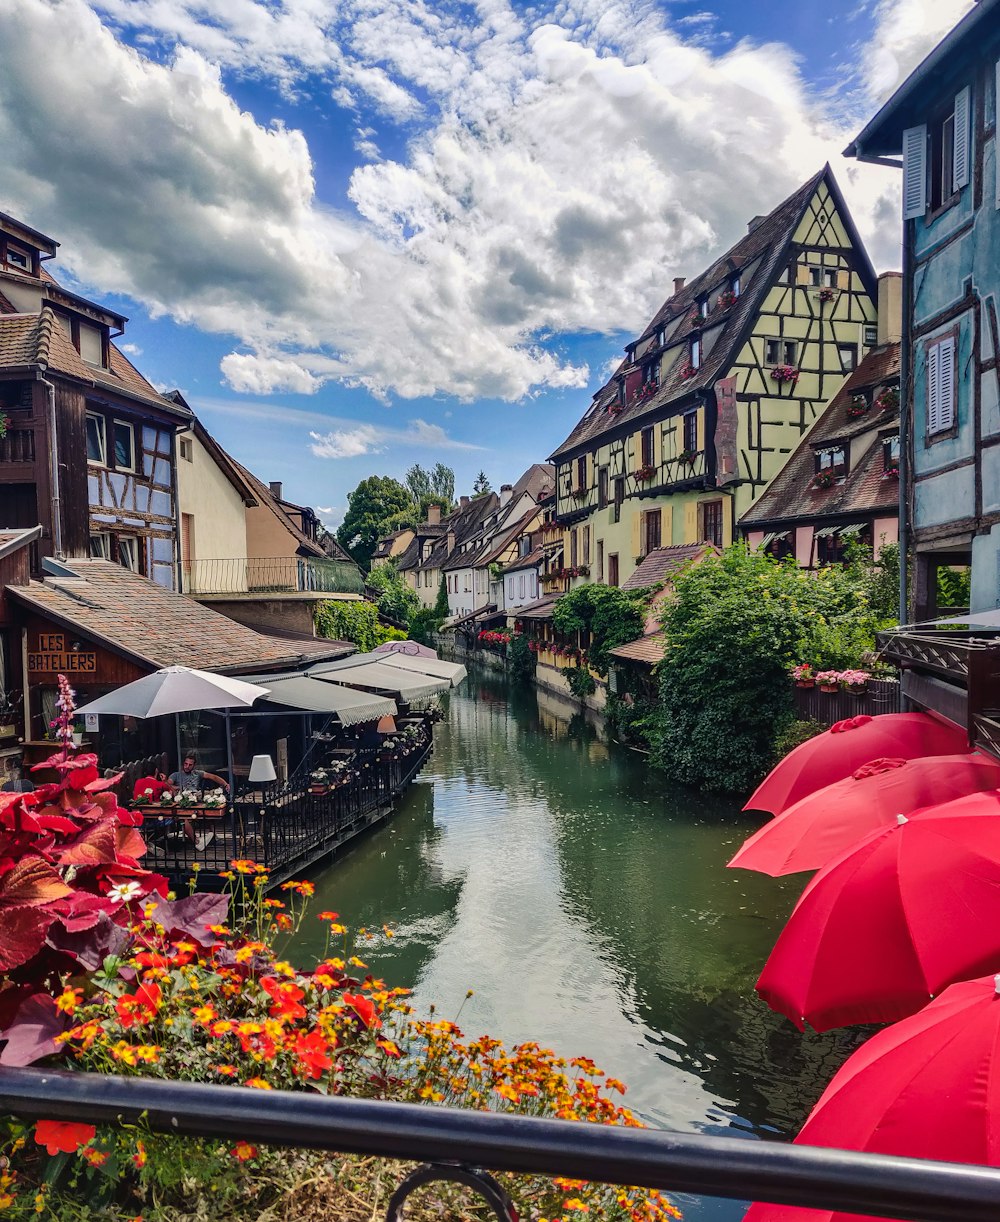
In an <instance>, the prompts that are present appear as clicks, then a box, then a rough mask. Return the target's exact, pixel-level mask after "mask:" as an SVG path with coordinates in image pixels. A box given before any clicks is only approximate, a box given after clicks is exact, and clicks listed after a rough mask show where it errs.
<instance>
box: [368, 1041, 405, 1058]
mask: <svg viewBox="0 0 1000 1222" xmlns="http://www.w3.org/2000/svg"><path fill="white" fill-rule="evenodd" d="M375 1045H376V1047H377V1048H381V1049H382V1051H383V1052H384V1053H385V1055H386V1056H387V1057H394V1058H395V1057H401V1056H402V1055H403V1054H402V1053H401V1052H400V1051H399V1047H398V1045H397V1044H396V1043H395V1042H394V1041H393V1040H376V1041H375Z"/></svg>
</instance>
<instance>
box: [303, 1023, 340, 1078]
mask: <svg viewBox="0 0 1000 1222" xmlns="http://www.w3.org/2000/svg"><path fill="white" fill-rule="evenodd" d="M295 1055H296V1056H297V1057H298V1058H299V1060H300V1061H301V1063H302V1065H303V1066H304V1067H305V1069H306V1070H307V1072H308V1074H309V1077H310V1078H320V1077H322V1076H323V1072H324V1070H327V1069H329V1068H330V1065H331V1064H332V1058H331V1056H330V1047H329V1045H328V1044H327V1042H326V1040H325V1039H324V1038H323V1036H322V1035H321V1034H320V1033H319V1032H318V1031H310V1032H309V1034H308V1035H300V1036H298V1037H297V1039H296V1040H295Z"/></svg>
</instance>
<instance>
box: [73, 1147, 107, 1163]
mask: <svg viewBox="0 0 1000 1222" xmlns="http://www.w3.org/2000/svg"><path fill="white" fill-rule="evenodd" d="M80 1157H81V1158H85V1159H86V1160H87V1162H88V1163H90V1165H91V1166H92V1167H103V1166H104V1164H105V1163H106V1162H107V1161H108V1157H109V1155H108V1151H107V1150H95V1149H94V1147H93V1146H87V1147H86V1148H85V1149H83V1150H81V1151H80Z"/></svg>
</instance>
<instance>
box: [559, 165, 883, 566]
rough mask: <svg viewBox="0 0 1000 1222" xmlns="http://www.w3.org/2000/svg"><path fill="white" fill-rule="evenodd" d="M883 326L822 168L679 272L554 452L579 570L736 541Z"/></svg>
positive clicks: (852, 232) (567, 552)
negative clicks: (704, 266) (726, 243)
mask: <svg viewBox="0 0 1000 1222" xmlns="http://www.w3.org/2000/svg"><path fill="white" fill-rule="evenodd" d="M875 324H876V309H875V274H874V271H873V269H872V266H871V263H870V261H869V259H868V256H867V254H866V252H865V249H864V247H863V245H862V243H861V239H860V238H859V236H858V233H857V231H856V229H855V226H854V223H853V221H852V219H851V216H850V213H849V212H848V210H847V207H846V205H845V203H844V200H843V197H842V196H841V193H840V191H839V189H838V187H837V184H836V181H835V179H834V177H833V174H832V172H831V170H830V167H829V166H827V167H825V168H824V169H823V170H821V171H820V172H819V173H818V174H816V175H815V176H814V177H813V178H811V179H810V180H809V181H808V182H806V183H805V184H804V185H803V186H802V187H800V188H799V190H798V191H796V192H795V194H794V195H792V196H791V197H790V198H789V199H787V200H785V201H784V202H783V203H782V204H780V205H779V206H778V207H777V208H775V210H774V211H773V212H772V213H771V214H770V215H769V216H765V217H755V218H754V219H753V220H752V221H751V222H750V224H749V227H748V232H747V233H746V234H745V235H744V237H743V238H741V239H740V241H739V242H737V243H736V245H735V246H733V247H732V248H731V249H730V250H729V251H727V252H726V253H725V254H724V255H722V256H721V258H719V259H717V260H716V261H715V262H714V263H713V264H712V266H711V267H709V268H708V270H707V271H705V272H704V273H702V274H701V275H700V276H698V277H697V278H696V279H695V280H694V281H692V282H691V283H687V284H686V283H685V282H684V280H681V279H678V280H675V282H674V293H673V295H672V296H671V297H670V298H669V299H668V300H667V301H666V302H665V303H664V305H663V306H662V307H661V309H660V310H659V311H658V312H657V314H656V315H655V316H654V318H653V319H652V321H651V322H650V324H649V325H648V326H647V327H646V329H645V330H644V331H643V332H642V334H641V335H640V336H639V337H638V338H637V339H636V340H634V341H633V342H632V343H630V344H629V345H627V348H626V356H625V359H624V360H623V361H622V363H621V365H620V366H619V367H618V369H617V370H616V372H615V373H614V375H613V376H612V377H611V378H610V379H609V380H608V382H607V383H606V384H605V385H604V386H603V387H602V388H601V389H600V390H599V391H598V392H597V394H596V395H595V396H594V399H593V402H592V403H591V405H590V407H589V408H588V409H587V412H586V413H585V415H584V416H583V418H582V419H581V420H580V422H579V423H578V424H577V426H576V427H575V428H574V430H573V432H572V433H571V434H570V436H569V437H568V438H567V439H566V441H565V442H563V444H562V445H561V446H559V448H558V449H557V450H556V451H555V453H554V454H553V456H552V461H553V462H555V463H556V467H557V479H556V484H557V509H556V512H557V518H558V520H559V522H560V523H561V524H562V526H563V528H564V532H565V537H564V557H565V558H566V559H567V562H568V568H569V570H574V569H575V570H576V571H577V578H578V579H584V580H597V581H605V582H607V583H609V584H611V585H619V584H622V583H624V582H625V581H626V580H627V579H628V577H629V576H630V575H631V573H632V572H633V570H634V569H635V567H636V566H637V565H638V564H639V563H640V562H641V560H642V558H643V557H644V556H646V555H647V554H648V553H649V552H651V551H654V550H655V549H657V548H659V547H663V546H670V545H672V544H684V543H697V542H706V543H712V544H714V545H715V546H716V547H724V546H726V545H728V544H729V543H731V542H732V540H733V538H734V535H735V530H736V522H737V520H738V518H739V517H740V515H741V514H743V513H745V512H746V510H747V509H749V507H750V506H751V505H752V504H753V503H754V501H755V500H756V499H757V497H758V496H760V494H761V492H762V491H763V490H764V489H765V488H766V487H767V485H768V483H769V482H770V481H771V479H773V477H774V476H775V475H776V474H777V473H778V471H779V470H780V469H781V467H782V465H783V464H784V463H785V461H786V459H787V457H788V455H789V454H790V453H791V452H792V450H793V449H794V448H795V447H796V445H798V443H799V441H800V440H801V439H802V437H803V436H804V435H805V433H806V432H807V431H808V430H809V428H810V427H811V426H812V424H813V422H814V421H815V419H816V417H817V415H818V414H819V412H820V411H821V410H822V408H823V407H824V406H825V404H826V403H828V402H829V401H830V399H831V398H832V397H833V395H834V394H835V393H836V391H837V390H838V389H839V387H840V386H841V384H842V383H843V382H844V380H845V378H847V377H848V375H849V374H850V373H851V371H852V370H853V369H854V368H855V367H856V366H857V364H858V363H859V361H860V360H861V358H862V357H863V355H864V354H865V352H866V351H868V349H870V348H872V347H874V346H875V343H876V325H875Z"/></svg>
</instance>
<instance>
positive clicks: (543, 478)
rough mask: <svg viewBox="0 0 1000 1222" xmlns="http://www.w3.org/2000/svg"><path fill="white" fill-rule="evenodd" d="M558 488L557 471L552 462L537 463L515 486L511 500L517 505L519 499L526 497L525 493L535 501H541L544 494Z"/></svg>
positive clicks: (532, 465) (533, 464)
mask: <svg viewBox="0 0 1000 1222" xmlns="http://www.w3.org/2000/svg"><path fill="white" fill-rule="evenodd" d="M555 486H556V469H555V467H554V466H553V465H552V463H550V462H536V463H532V464H531V466H530V467H529V468H528V469H527V471H525V473H524V474H523V475H522V476H521V478H520V479H519V480H518V481H517V483H516V484H515V485H514V489H513V491H512V493H511V500H512V501H513V502H514V503H516V502H517V498H518V497H520V496H524V494H525V493H527V494H528V496H530V497H531V499H532V500H533V501H539V500H541V498H542V495H543V493H545V492H553V491H554V490H555Z"/></svg>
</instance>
